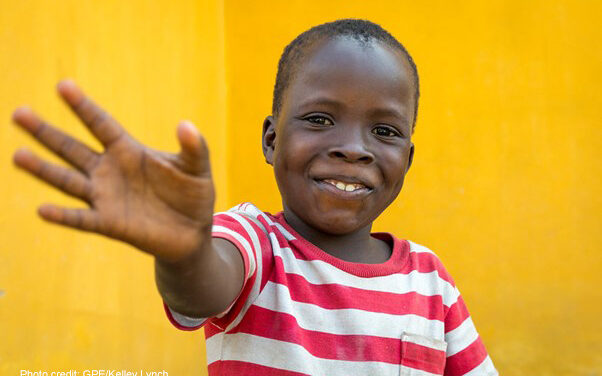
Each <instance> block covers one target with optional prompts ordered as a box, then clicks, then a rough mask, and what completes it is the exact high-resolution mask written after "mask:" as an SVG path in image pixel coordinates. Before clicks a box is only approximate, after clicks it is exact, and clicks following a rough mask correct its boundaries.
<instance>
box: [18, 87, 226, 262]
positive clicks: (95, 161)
mask: <svg viewBox="0 0 602 376" xmlns="http://www.w3.org/2000/svg"><path fill="white" fill-rule="evenodd" d="M58 91H59V93H60V94H61V96H62V97H63V99H64V100H65V101H66V102H67V104H68V105H69V106H70V107H71V109H73V111H74V112H75V114H77V116H78V117H79V118H80V119H81V120H82V122H83V123H84V124H85V125H86V126H87V127H88V129H89V130H90V131H91V132H92V134H93V135H94V136H95V137H96V138H97V139H98V140H99V141H100V142H101V144H102V145H103V146H104V149H105V150H104V152H102V153H98V152H96V151H94V150H92V149H91V148H89V147H88V146H87V145H85V144H83V143H82V142H80V141H79V140H77V139H74V138H73V137H71V136H69V135H68V134H66V133H64V132H62V131H61V130H59V129H57V128H55V127H53V126H51V125H49V124H47V123H46V122H45V121H43V120H42V119H40V118H39V117H38V116H37V115H36V114H35V113H34V112H32V111H31V110H30V109H28V108H19V109H17V110H16V111H15V112H14V114H13V119H14V121H15V122H16V123H17V124H19V125H20V126H21V127H22V128H23V129H25V130H27V131H28V132H29V133H31V134H32V135H33V136H34V137H35V138H36V139H37V140H38V141H39V142H40V143H42V144H43V145H45V146H46V147H47V148H48V149H50V150H51V151H53V152H54V153H56V154H57V155H59V156H60V157H61V158H63V159H64V160H65V161H66V162H68V163H69V164H70V165H72V166H73V167H74V168H73V169H69V168H65V167H62V166H58V165H55V164H52V163H50V162H47V161H45V160H43V159H41V158H39V157H37V156H36V155H34V154H33V153H31V152H30V151H28V150H24V149H21V150H19V151H17V152H16V153H15V155H14V161H15V163H16V164H17V166H19V167H21V168H23V169H24V170H26V171H28V172H29V173H31V174H33V175H35V176H36V177H38V178H40V179H41V180H43V181H45V182H46V183H49V184H50V185H52V186H54V187H56V188H58V189H60V190H62V191H63V192H65V193H67V194H69V195H71V196H74V197H77V198H79V199H81V200H83V201H85V202H86V203H87V204H88V205H89V208H87V209H70V208H62V207H58V206H55V205H43V206H41V207H40V209H39V214H40V215H41V216H42V217H43V218H44V219H46V220H48V221H51V222H54V223H57V224H61V225H65V226H69V227H73V228H77V229H80V230H84V231H91V232H96V233H99V234H103V235H106V236H109V237H111V238H114V239H119V240H122V241H125V242H127V243H130V244H132V245H134V246H135V247H137V248H139V249H141V250H143V251H145V252H148V253H150V254H153V255H155V256H157V257H159V258H161V259H164V260H166V261H176V260H181V259H184V258H186V257H187V256H188V255H190V254H192V253H193V252H195V251H198V248H199V246H200V245H201V244H202V241H203V239H207V237H210V236H211V224H212V215H213V203H214V198H215V194H214V190H213V182H212V179H211V171H210V167H209V158H208V150H207V146H206V144H205V142H204V140H203V138H202V136H201V135H200V134H199V133H198V131H197V130H196V129H195V128H194V126H193V125H192V124H189V123H182V124H180V126H179V127H178V140H179V142H180V145H181V151H180V153H179V154H171V153H166V152H161V151H157V150H153V149H151V148H148V147H146V146H145V145H143V144H141V143H140V142H138V141H137V140H135V139H134V138H133V137H132V136H130V135H129V134H128V133H127V132H126V131H125V129H124V128H123V127H121V126H120V125H119V124H118V123H117V121H115V120H114V119H113V118H112V117H111V116H110V115H109V114H108V113H107V112H105V111H103V110H102V109H101V108H100V107H98V106H97V105H96V104H94V102H93V101H92V100H91V99H89V98H88V97H86V95H84V93H83V92H82V91H81V90H80V89H79V88H78V87H77V86H76V85H75V84H74V83H73V82H71V81H62V82H60V83H59V85H58Z"/></svg>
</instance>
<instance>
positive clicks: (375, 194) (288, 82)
mask: <svg viewBox="0 0 602 376" xmlns="http://www.w3.org/2000/svg"><path fill="white" fill-rule="evenodd" d="M417 101H418V76H417V74H416V68H415V66H414V63H413V61H412V59H411V58H410V57H409V55H408V53H407V51H406V50H405V49H404V48H403V47H401V45H400V44H399V43H398V42H397V41H395V39H394V38H393V37H392V36H390V35H389V34H388V33H387V32H386V31H384V30H382V28H380V27H379V26H378V25H375V24H372V23H370V22H368V21H362V20H341V21H336V22H333V23H330V24H325V25H320V26H317V27H315V28H313V29H311V30H309V31H307V32H305V33H303V34H301V35H300V36H299V37H298V38H296V39H295V41H293V42H292V43H291V45H289V46H287V48H286V49H285V52H284V54H283V56H282V58H281V59H280V64H279V71H278V77H277V80H276V87H275V90H274V111H273V115H272V116H268V117H267V118H266V119H265V121H264V128H263V149H264V155H265V157H266V161H267V162H268V163H270V164H272V165H273V166H274V172H275V175H276V181H277V183H278V188H279V190H280V193H281V195H282V200H283V206H284V214H285V216H286V218H287V220H293V221H297V222H298V223H302V224H303V225H307V226H309V227H311V228H312V229H314V230H318V231H320V232H322V233H325V234H331V235H342V234H350V233H354V232H357V231H358V230H362V229H366V228H369V227H370V225H371V224H372V221H373V220H374V219H376V218H377V217H378V216H379V215H380V213H381V212H382V211H383V210H384V209H385V208H386V207H387V206H388V205H389V204H390V203H391V202H392V201H393V200H394V199H395V197H397V195H398V194H399V191H400V190H401V187H402V185H403V180H404V176H405V174H406V172H407V170H408V169H409V167H410V165H411V163H412V158H413V152H414V145H413V144H412V142H411V135H412V131H413V125H414V122H415V114H416V105H417Z"/></svg>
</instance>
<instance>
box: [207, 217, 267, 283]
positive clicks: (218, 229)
mask: <svg viewBox="0 0 602 376" xmlns="http://www.w3.org/2000/svg"><path fill="white" fill-rule="evenodd" d="M211 231H212V232H213V233H218V234H219V233H222V234H227V235H230V236H231V237H233V238H234V239H236V240H238V241H239V242H240V244H241V245H242V246H243V248H244V249H241V250H240V251H243V252H246V254H247V258H248V259H249V272H248V273H247V275H246V276H245V281H246V280H247V279H249V278H250V277H251V276H252V275H253V273H255V268H256V264H255V258H254V257H253V249H252V248H251V245H250V244H249V242H248V241H247V239H245V238H244V236H242V235H241V234H239V233H238V232H236V231H232V230H230V229H229V228H227V227H224V226H221V225H213V228H212V230H211Z"/></svg>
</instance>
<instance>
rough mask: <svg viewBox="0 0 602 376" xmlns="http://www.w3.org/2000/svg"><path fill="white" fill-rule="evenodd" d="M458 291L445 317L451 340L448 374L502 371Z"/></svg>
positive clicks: (484, 374)
mask: <svg viewBox="0 0 602 376" xmlns="http://www.w3.org/2000/svg"><path fill="white" fill-rule="evenodd" d="M455 292H456V296H457V300H456V301H455V302H454V303H453V304H452V305H451V306H450V307H449V310H448V311H447V314H446V315H445V320H444V324H445V342H447V351H446V357H447V360H446V362H445V373H444V375H445V376H460V375H466V376H468V375H470V376H496V375H498V372H497V371H496V369H495V367H494V366H493V362H492V361H491V358H490V357H489V355H488V354H487V350H486V349H485V345H484V344H483V342H482V341H481V337H480V336H479V334H478V333H477V330H476V328H475V326H474V323H473V322H472V319H471V317H470V314H469V313H468V309H467V308H466V304H464V300H463V299H462V296H461V295H460V292H459V291H458V289H457V288H456V289H455Z"/></svg>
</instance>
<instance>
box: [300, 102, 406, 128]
mask: <svg viewBox="0 0 602 376" xmlns="http://www.w3.org/2000/svg"><path fill="white" fill-rule="evenodd" d="M312 105H313V106H315V105H326V106H332V107H335V108H336V109H340V108H342V107H345V105H344V104H343V103H341V102H339V101H337V100H336V99H332V98H328V97H317V98H311V99H309V100H307V101H306V102H303V103H302V104H301V105H300V106H299V108H300V109H301V110H303V109H304V108H305V107H307V106H312ZM368 113H369V114H370V116H392V117H395V118H398V119H400V120H402V121H403V122H404V123H409V121H408V118H407V117H406V116H404V115H403V114H401V113H400V112H399V111H397V109H395V108H391V107H382V108H375V109H372V110H370V111H369V112H368Z"/></svg>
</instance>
